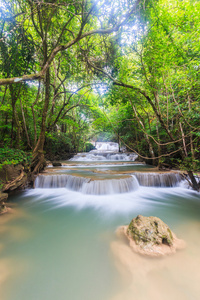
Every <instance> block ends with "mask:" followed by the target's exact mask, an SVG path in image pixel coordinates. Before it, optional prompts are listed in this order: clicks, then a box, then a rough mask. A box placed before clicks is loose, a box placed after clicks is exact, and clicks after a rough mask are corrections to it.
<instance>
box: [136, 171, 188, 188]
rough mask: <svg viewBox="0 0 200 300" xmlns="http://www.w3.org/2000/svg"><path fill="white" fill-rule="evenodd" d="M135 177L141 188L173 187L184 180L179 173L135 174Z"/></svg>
mask: <svg viewBox="0 0 200 300" xmlns="http://www.w3.org/2000/svg"><path fill="white" fill-rule="evenodd" d="M134 176H135V177H136V178H137V180H138V183H139V185H141V186H155V187H173V186H178V185H179V183H180V182H181V181H182V180H183V178H182V177H181V175H180V174H178V173H166V174H159V173H158V174H156V173H134Z"/></svg>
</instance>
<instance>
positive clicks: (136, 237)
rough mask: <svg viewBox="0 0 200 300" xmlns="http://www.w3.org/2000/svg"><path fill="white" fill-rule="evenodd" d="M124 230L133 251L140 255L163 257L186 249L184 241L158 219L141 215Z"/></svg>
mask: <svg viewBox="0 0 200 300" xmlns="http://www.w3.org/2000/svg"><path fill="white" fill-rule="evenodd" d="M123 230H124V233H125V235H126V236H127V238H128V239H129V241H130V246H131V247H132V249H133V250H134V251H135V252H138V253H140V254H144V255H149V256H162V255H166V254H170V253H175V252H176V250H177V249H181V248H184V247H185V243H184V241H182V240H179V239H177V237H176V235H175V234H174V233H173V232H172V231H171V230H170V228H169V227H168V225H167V224H165V223H164V222H163V221H162V220H161V219H159V218H157V217H144V216H141V215H139V216H137V217H136V218H134V219H132V221H131V222H130V224H129V226H124V227H123Z"/></svg>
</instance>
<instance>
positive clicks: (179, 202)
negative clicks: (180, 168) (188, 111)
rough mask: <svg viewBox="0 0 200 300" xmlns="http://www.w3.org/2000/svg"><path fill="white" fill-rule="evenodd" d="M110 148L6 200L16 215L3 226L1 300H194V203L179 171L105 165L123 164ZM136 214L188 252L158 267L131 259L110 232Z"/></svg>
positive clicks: (197, 276)
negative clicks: (158, 224)
mask: <svg viewBox="0 0 200 300" xmlns="http://www.w3.org/2000/svg"><path fill="white" fill-rule="evenodd" d="M106 144H107V145H106ZM106 144H103V143H101V145H99V146H98V147H99V148H98V149H99V150H94V151H96V153H94V152H92V153H87V154H78V156H77V157H75V158H74V160H71V161H66V162H63V166H62V167H55V168H54V167H52V166H49V167H48V168H47V169H46V172H44V173H42V174H40V175H39V176H38V177H37V179H36V182H35V189H29V190H25V191H22V192H18V193H16V194H15V195H13V196H12V197H10V200H9V201H10V205H11V207H12V209H13V213H12V214H10V215H3V216H1V218H0V223H1V224H0V225H1V226H0V236H1V240H0V241H1V242H0V299H1V300H27V299H29V300H36V299H38V300H40V299H41V300H55V299H59V300H66V299H70V300H80V299H87V300H102V299H103V300H122V299H123V300H132V299H137V300H146V299H148V300H157V299H159V300H160V299H161V300H165V299H166V300H168V299H170V300H175V299H177V298H181V299H183V300H190V299H195V300H196V299H200V286H199V280H200V273H199V264H200V256H199V249H200V240H199V234H200V213H199V211H200V196H199V194H198V193H196V192H194V191H192V190H190V189H188V188H187V185H186V184H185V182H184V181H182V178H181V176H180V174H179V173H178V172H170V173H159V172H158V171H156V170H155V169H154V168H153V167H151V166H146V165H144V164H139V163H136V162H134V160H130V159H121V161H120V160H108V159H106V160H105V157H106V158H107V157H108V156H107V155H109V154H110V152H109V151H111V152H112V155H121V153H117V148H118V145H117V146H116V145H112V144H110V143H106ZM111 146H112V147H113V148H112V149H111V150H110V147H111ZM114 146H115V150H114ZM105 148H107V150H106V149H105ZM108 148H109V149H108ZM106 151H107V153H105V152H106ZM113 151H116V152H113ZM90 155H96V156H97V157H98V156H99V157H103V159H102V160H99V159H97V160H96V161H95V160H93V157H92V158H91V156H90ZM126 156H127V157H128V156H130V154H126V153H123V157H124V158H125V157H126ZM131 156H132V157H134V156H135V155H134V154H131ZM80 157H82V159H83V160H82V161H81V160H79V158H80ZM89 157H90V158H89ZM135 157H136V156H135ZM90 159H91V160H90ZM138 214H143V215H145V216H151V215H154V216H157V217H159V218H161V219H162V220H163V221H164V222H165V223H167V224H168V225H169V226H170V227H171V229H172V230H173V231H174V232H175V233H176V234H177V236H178V237H179V238H182V239H184V240H185V241H186V243H187V247H186V249H185V250H182V251H180V252H177V253H176V254H175V255H173V256H169V257H166V258H164V259H163V258H156V259H152V258H151V259H150V258H146V257H142V256H140V255H138V254H135V253H133V252H132V251H131V250H130V248H129V247H128V243H127V241H126V240H125V239H124V237H121V236H117V235H116V229H117V228H118V226H121V225H125V224H128V223H129V222H130V221H131V219H132V218H133V217H135V216H137V215H138Z"/></svg>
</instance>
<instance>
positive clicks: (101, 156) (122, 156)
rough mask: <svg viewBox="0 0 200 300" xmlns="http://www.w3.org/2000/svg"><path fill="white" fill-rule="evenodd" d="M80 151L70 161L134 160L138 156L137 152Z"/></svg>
mask: <svg viewBox="0 0 200 300" xmlns="http://www.w3.org/2000/svg"><path fill="white" fill-rule="evenodd" d="M91 152H92V151H90V152H89V153H78V154H77V155H75V156H74V157H73V158H71V159H70V161H134V160H135V159H136V158H137V155H136V154H135V153H107V152H102V153H99V152H96V153H91Z"/></svg>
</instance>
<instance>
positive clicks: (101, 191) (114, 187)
mask: <svg viewBox="0 0 200 300" xmlns="http://www.w3.org/2000/svg"><path fill="white" fill-rule="evenodd" d="M138 188H139V184H138V181H137V179H136V178H135V177H129V178H123V179H109V180H94V181H90V182H89V183H87V184H84V185H83V188H82V193H83V194H91V195H107V194H121V193H128V192H131V191H134V190H137V189H138Z"/></svg>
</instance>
